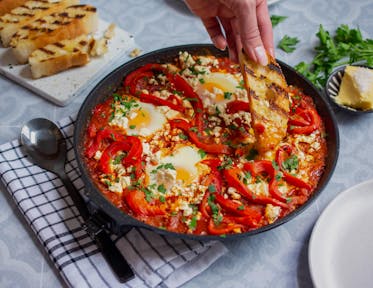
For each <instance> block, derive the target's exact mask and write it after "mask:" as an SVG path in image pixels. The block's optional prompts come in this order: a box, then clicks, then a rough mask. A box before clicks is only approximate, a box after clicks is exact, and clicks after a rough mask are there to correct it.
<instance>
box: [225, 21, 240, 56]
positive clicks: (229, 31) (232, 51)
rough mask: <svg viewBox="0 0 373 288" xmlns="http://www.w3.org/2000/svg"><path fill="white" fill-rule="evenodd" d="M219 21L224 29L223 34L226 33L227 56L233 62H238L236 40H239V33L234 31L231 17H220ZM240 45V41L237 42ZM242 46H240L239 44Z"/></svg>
mask: <svg viewBox="0 0 373 288" xmlns="http://www.w3.org/2000/svg"><path fill="white" fill-rule="evenodd" d="M220 21H221V24H222V26H223V28H224V31H225V35H226V37H227V38H226V40H227V44H228V50H229V58H230V59H231V60H232V61H233V62H238V54H237V51H238V49H240V48H238V46H237V44H238V42H237V40H239V41H241V40H240V35H239V34H238V33H236V31H237V30H235V29H234V25H233V23H232V21H231V19H227V18H222V19H220ZM239 45H240V43H239ZM240 47H241V48H242V46H240Z"/></svg>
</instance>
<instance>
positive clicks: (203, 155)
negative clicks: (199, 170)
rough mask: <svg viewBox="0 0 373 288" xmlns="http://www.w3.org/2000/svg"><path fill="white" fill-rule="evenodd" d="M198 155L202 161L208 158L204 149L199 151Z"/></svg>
mask: <svg viewBox="0 0 373 288" xmlns="http://www.w3.org/2000/svg"><path fill="white" fill-rule="evenodd" d="M198 154H199V156H200V157H201V159H203V158H205V157H206V152H205V151H204V150H202V149H199V150H198Z"/></svg>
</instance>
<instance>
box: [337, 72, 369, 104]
mask: <svg viewBox="0 0 373 288" xmlns="http://www.w3.org/2000/svg"><path fill="white" fill-rule="evenodd" d="M336 102H337V103H339V104H341V105H344V106H349V107H352V108H355V109H360V110H370V109H373V70H372V69H369V68H364V67H358V66H347V67H346V69H345V73H344V75H343V78H342V83H341V87H340V89H339V93H338V95H337V97H336Z"/></svg>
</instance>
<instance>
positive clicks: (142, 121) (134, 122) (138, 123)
mask: <svg viewBox="0 0 373 288" xmlns="http://www.w3.org/2000/svg"><path fill="white" fill-rule="evenodd" d="M150 120H151V117H150V113H149V112H148V111H147V110H145V109H141V110H138V111H137V115H136V116H135V117H134V118H132V119H130V120H129V121H128V126H130V127H131V126H135V127H146V126H148V125H149V124H150Z"/></svg>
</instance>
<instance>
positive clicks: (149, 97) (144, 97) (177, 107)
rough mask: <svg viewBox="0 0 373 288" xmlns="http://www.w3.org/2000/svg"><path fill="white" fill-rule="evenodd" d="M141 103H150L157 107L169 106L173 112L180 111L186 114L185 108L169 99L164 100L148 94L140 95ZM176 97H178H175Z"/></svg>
mask: <svg viewBox="0 0 373 288" xmlns="http://www.w3.org/2000/svg"><path fill="white" fill-rule="evenodd" d="M138 97H139V99H140V101H141V102H144V103H150V104H154V105H156V106H168V107H170V108H171V109H172V110H175V111H179V112H182V113H184V112H185V107H184V106H182V105H180V104H179V103H177V104H175V103H174V102H173V101H171V100H168V99H163V98H160V97H157V96H154V95H152V94H146V93H140V95H139V96H138ZM175 97H176V96H175Z"/></svg>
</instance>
